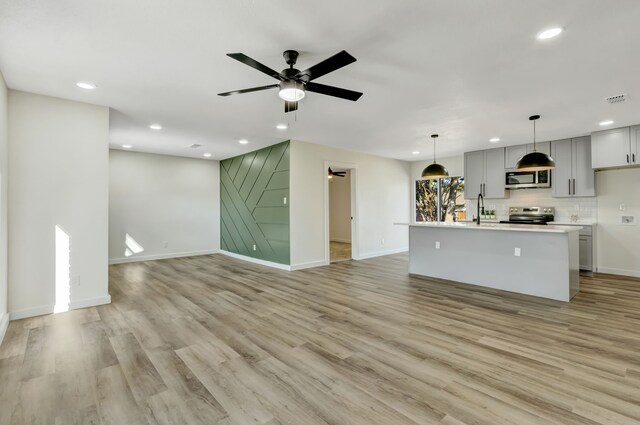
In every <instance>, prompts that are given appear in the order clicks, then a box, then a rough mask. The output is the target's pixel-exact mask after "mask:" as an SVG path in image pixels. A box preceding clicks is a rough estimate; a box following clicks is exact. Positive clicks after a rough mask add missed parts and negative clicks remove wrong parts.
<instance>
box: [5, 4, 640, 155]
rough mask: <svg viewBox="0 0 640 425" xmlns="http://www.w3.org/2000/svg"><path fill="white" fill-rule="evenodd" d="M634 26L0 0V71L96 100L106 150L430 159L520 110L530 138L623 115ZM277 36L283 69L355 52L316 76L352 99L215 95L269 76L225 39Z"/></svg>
mask: <svg viewBox="0 0 640 425" xmlns="http://www.w3.org/2000/svg"><path fill="white" fill-rule="evenodd" d="M638 22H640V1H638V0H616V1H603V0H537V1H527V0H486V1H470V0H448V1H443V0H403V1H398V0H375V1H372V0H349V1H345V0H341V1H336V0H325V1H321V2H317V1H314V2H311V1H308V0H271V1H260V0H233V1H231V0H188V1H178V0H172V1H171V0H135V1H131V0H95V1H87V0H58V1H51V0H28V1H25V0H0V70H2V72H3V74H4V77H5V79H6V81H7V84H8V85H9V87H11V88H13V89H17V90H25V91H29V92H34V93H41V94H45V95H51V96H57V97H61V98H66V99H73V100H77V101H83V102H89V103H95V104H100V105H107V106H110V107H111V108H113V109H112V113H111V143H112V147H114V148H118V147H119V146H120V145H122V144H131V145H133V146H134V150H139V151H145V152H156V153H167V154H173V155H184V156H195V157H201V155H202V153H203V152H205V151H208V152H211V153H212V154H213V157H212V158H214V159H221V158H226V157H229V156H233V155H236V154H240V153H242V152H246V151H250V150H254V149H256V148H259V147H262V146H266V145H269V144H273V143H275V142H278V141H281V140H285V139H296V140H303V141H309V142H314V143H320V144H325V145H331V146H337V147H342V148H347V149H352V150H358V151H364V152H369V153H373V154H378V155H383V156H387V157H392V158H399V159H406V160H417V159H428V158H431V152H432V149H431V146H432V145H431V142H430V139H429V138H428V135H429V134H431V133H439V134H440V138H439V139H438V155H442V156H448V155H453V154H459V153H462V152H464V151H466V150H473V149H482V148H487V147H492V146H500V145H509V144H519V143H525V142H528V141H530V139H531V124H530V122H529V121H528V119H527V117H528V116H529V115H531V114H534V113H538V114H540V115H542V119H541V120H540V121H538V135H539V140H545V139H546V140H548V139H559V138H564V137H569V136H577V135H582V134H587V133H589V132H591V131H594V130H598V129H600V127H599V126H598V123H599V122H600V121H602V120H604V119H612V120H614V121H615V122H616V123H615V124H614V126H623V125H630V124H638V123H640V78H639V76H640V53H639V52H640V49H639V47H640V25H638ZM554 26H562V27H564V29H565V31H564V32H563V33H562V34H561V35H560V36H559V37H557V38H555V39H551V40H546V41H539V40H537V39H536V34H537V33H538V32H540V31H541V30H543V29H546V28H549V27H554ZM286 49H296V50H299V51H300V52H301V55H300V57H299V59H298V65H297V68H299V69H305V68H307V67H309V66H311V65H313V64H315V63H317V62H319V61H321V60H323V59H325V58H327V57H328V56H331V55H333V54H334V53H337V52H338V51H340V50H342V49H345V50H347V51H348V52H349V53H351V54H352V55H353V56H355V57H356V58H357V59H358V61H357V62H356V63H354V64H351V65H349V66H347V67H345V68H342V69H340V70H338V71H336V72H334V73H332V74H329V75H327V76H324V77H321V78H320V79H318V80H317V81H318V82H320V83H323V84H331V85H336V86H340V87H344V88H349V89H352V90H357V91H362V92H364V96H362V98H361V99H360V100H359V101H357V102H350V101H346V100H341V99H336V98H331V97H327V96H323V95H319V94H315V93H309V94H308V96H307V97H306V98H305V99H303V100H302V101H301V102H300V110H299V111H298V113H297V116H296V114H293V113H290V114H286V115H285V114H284V112H283V103H282V101H281V100H280V99H279V97H278V95H277V91H276V90H272V91H264V92H258V93H249V94H244V95H238V96H231V97H226V98H225V97H220V96H217V93H219V92H223V91H229V90H234V89H241V88H247V87H253V86H259V85H266V84H272V83H274V82H275V80H271V79H270V78H269V77H268V76H266V75H264V74H261V73H260V72H258V71H256V70H253V69H251V68H249V67H247V66H245V65H243V64H241V63H239V62H237V61H235V60H233V59H231V58H228V57H227V56H226V55H225V54H226V53H229V52H243V53H245V54H247V55H249V56H251V57H253V58H255V59H256V60H258V61H260V62H262V63H264V64H265V65H267V66H270V67H272V68H274V69H276V70H281V69H283V68H285V67H286V64H285V63H284V60H283V59H282V51H284V50H286ZM80 80H87V81H91V82H94V83H95V84H97V86H98V88H97V89H96V90H94V91H83V90H82V89H79V88H77V87H76V86H75V83H76V82H77V81H80ZM620 93H626V94H627V95H629V96H630V98H631V100H630V101H628V102H626V103H624V104H619V105H609V104H607V103H605V102H604V101H603V98H604V97H606V96H610V95H616V94H620ZM152 122H159V123H161V124H162V125H163V127H164V128H163V130H161V131H153V130H150V129H149V128H148V125H149V124H150V123H152ZM280 122H287V123H289V124H290V128H289V129H288V130H286V131H281V130H277V129H276V128H275V125H276V124H277V123H280ZM491 137H500V138H501V140H502V141H501V142H500V143H499V144H496V145H491V144H489V143H488V139H489V138H491ZM240 138H246V139H248V140H249V141H250V143H249V144H247V145H240V144H238V139H240ZM192 143H199V144H202V145H203V146H202V147H201V148H199V149H197V150H196V149H190V148H188V146H189V145H190V144H192ZM415 150H418V151H421V152H422V153H421V154H420V155H412V154H411V152H412V151H415Z"/></svg>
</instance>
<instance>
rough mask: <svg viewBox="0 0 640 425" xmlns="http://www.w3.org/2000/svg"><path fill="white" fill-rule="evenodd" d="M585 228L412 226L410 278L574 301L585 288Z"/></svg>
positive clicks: (472, 224) (484, 225) (425, 224)
mask: <svg viewBox="0 0 640 425" xmlns="http://www.w3.org/2000/svg"><path fill="white" fill-rule="evenodd" d="M579 230H580V227H579V226H549V225H547V226H536V225H523V224H500V223H483V224H481V225H478V224H476V223H436V222H430V223H417V224H409V273H410V274H414V275H420V276H428V277H435V278H439V279H447V280H452V281H457V282H463V283H469V284H473V285H478V286H485V287H489V288H495V289H501V290H504V291H511V292H516V293H519V294H527V295H534V296H537V297H543V298H549V299H553V300H559V301H569V300H571V298H573V297H574V296H575V295H576V294H577V293H578V291H579V289H580V276H579V248H578V233H579Z"/></svg>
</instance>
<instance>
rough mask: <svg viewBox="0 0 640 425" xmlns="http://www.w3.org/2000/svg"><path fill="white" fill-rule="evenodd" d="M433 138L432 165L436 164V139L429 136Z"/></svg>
mask: <svg viewBox="0 0 640 425" xmlns="http://www.w3.org/2000/svg"><path fill="white" fill-rule="evenodd" d="M431 137H432V138H433V163H434V164H435V163H436V138H435V137H433V136H431Z"/></svg>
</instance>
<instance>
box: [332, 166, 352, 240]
mask: <svg viewBox="0 0 640 425" xmlns="http://www.w3.org/2000/svg"><path fill="white" fill-rule="evenodd" d="M329 238H330V240H332V241H334V242H346V243H350V242H351V173H350V172H349V171H348V170H347V171H346V174H345V176H344V177H335V176H334V177H333V178H332V179H331V180H329Z"/></svg>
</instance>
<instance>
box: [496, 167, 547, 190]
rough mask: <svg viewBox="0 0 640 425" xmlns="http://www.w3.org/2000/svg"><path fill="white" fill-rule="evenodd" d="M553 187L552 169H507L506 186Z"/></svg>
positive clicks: (520, 187)
mask: <svg viewBox="0 0 640 425" xmlns="http://www.w3.org/2000/svg"><path fill="white" fill-rule="evenodd" d="M541 187H551V171H549V170H543V171H507V172H506V179H505V188H507V189H532V188H541Z"/></svg>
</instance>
